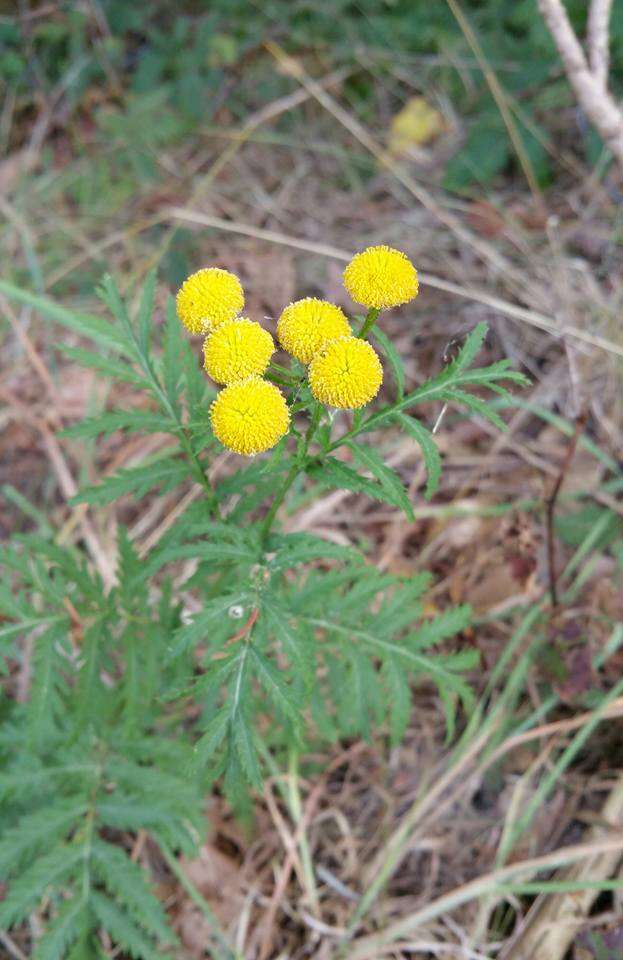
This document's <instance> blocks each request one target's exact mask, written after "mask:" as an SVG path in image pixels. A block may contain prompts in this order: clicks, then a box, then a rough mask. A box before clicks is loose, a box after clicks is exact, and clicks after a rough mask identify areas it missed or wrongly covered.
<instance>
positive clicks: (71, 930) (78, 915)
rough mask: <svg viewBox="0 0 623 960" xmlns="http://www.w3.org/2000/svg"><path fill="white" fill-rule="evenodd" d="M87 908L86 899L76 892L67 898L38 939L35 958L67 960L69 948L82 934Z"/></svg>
mask: <svg viewBox="0 0 623 960" xmlns="http://www.w3.org/2000/svg"><path fill="white" fill-rule="evenodd" d="M86 909H87V905H86V902H85V900H84V899H83V898H82V897H80V896H78V895H77V894H74V896H73V897H72V898H71V899H70V900H65V901H64V902H63V903H62V904H61V906H60V908H59V910H58V913H57V914H56V916H55V917H54V919H53V920H52V921H51V922H50V923H48V925H47V928H46V930H45V933H44V934H43V936H42V937H41V939H40V940H38V941H37V945H36V947H35V950H34V953H33V960H65V958H66V957H67V956H68V949H69V947H70V946H71V944H72V943H73V942H74V941H75V940H76V939H77V938H78V936H79V935H80V929H81V922H82V916H83V914H84V912H85V910H86Z"/></svg>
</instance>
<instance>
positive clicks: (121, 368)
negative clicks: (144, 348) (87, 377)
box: [57, 344, 148, 389]
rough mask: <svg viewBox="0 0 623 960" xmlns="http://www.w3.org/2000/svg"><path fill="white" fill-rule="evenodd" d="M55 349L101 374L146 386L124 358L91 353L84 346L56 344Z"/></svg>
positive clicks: (138, 385)
mask: <svg viewBox="0 0 623 960" xmlns="http://www.w3.org/2000/svg"><path fill="white" fill-rule="evenodd" d="M57 349H58V350H60V351H61V353H63V354H64V355H65V356H66V357H69V359H70V360H75V361H76V363H79V364H80V366H81V367H88V368H89V369H90V370H96V371H97V372H98V373H101V374H102V376H105V377H111V378H112V379H113V380H120V381H121V382H122V383H132V384H134V386H136V387H141V388H142V389H145V388H146V387H147V386H148V384H147V381H146V380H145V378H144V377H142V376H141V375H140V373H137V371H136V370H135V369H134V367H132V366H130V364H129V363H126V362H125V361H124V360H121V359H118V358H116V357H107V356H104V355H103V354H101V353H93V351H91V350H86V349H85V348H84V347H71V346H69V345H68V344H60V345H57Z"/></svg>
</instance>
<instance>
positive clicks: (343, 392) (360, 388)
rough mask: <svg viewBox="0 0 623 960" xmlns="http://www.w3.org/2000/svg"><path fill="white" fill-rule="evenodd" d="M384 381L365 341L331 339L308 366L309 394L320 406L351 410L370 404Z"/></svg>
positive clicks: (376, 361) (373, 355)
mask: <svg viewBox="0 0 623 960" xmlns="http://www.w3.org/2000/svg"><path fill="white" fill-rule="evenodd" d="M382 382H383V368H382V366H381V361H380V360H379V358H378V356H377V355H376V353H375V352H374V350H373V348H372V347H371V346H370V344H369V343H368V342H367V340H359V339H357V338H356V337H341V338H340V339H339V340H333V341H332V342H331V343H329V344H327V346H326V347H325V348H324V350H322V351H321V352H320V353H319V354H318V356H316V357H314V359H313V360H312V362H311V363H310V365H309V385H310V387H311V392H312V394H313V395H314V397H315V398H316V400H319V401H320V402H321V403H326V404H327V405H328V406H330V407H339V408H340V409H342V410H354V409H355V408H356V407H363V406H364V405H365V404H366V403H369V402H370V400H372V399H373V398H374V397H375V396H376V395H377V393H378V392H379V387H380V386H381V383H382Z"/></svg>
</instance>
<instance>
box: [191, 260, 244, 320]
mask: <svg viewBox="0 0 623 960" xmlns="http://www.w3.org/2000/svg"><path fill="white" fill-rule="evenodd" d="M176 304H177V315H178V317H179V318H180V320H181V321H182V323H183V324H184V326H185V327H186V328H187V330H189V331H190V333H207V332H208V331H209V330H215V329H216V327H218V326H220V324H221V323H225V321H226V320H233V318H234V317H235V316H236V315H237V314H239V313H240V311H241V310H242V308H243V307H244V293H243V290H242V285H241V283H240V280H239V279H238V277H237V276H236V275H235V274H234V273H230V272H229V270H221V269H220V268H219V267H207V268H206V269H205V270H198V271H197V273H193V274H191V275H190V277H188V279H187V280H184V283H183V284H182V286H181V287H180V289H179V290H178V293H177V298H176Z"/></svg>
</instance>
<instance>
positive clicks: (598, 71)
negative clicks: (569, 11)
mask: <svg viewBox="0 0 623 960" xmlns="http://www.w3.org/2000/svg"><path fill="white" fill-rule="evenodd" d="M611 10H612V0H592V3H591V6H590V10H589V12H588V31H587V36H588V59H589V63H590V66H591V72H592V74H593V76H594V77H595V79H596V80H597V81H598V82H599V83H600V84H601V86H602V87H603V88H604V90H605V89H606V87H607V86H608V69H609V65H610V64H609V57H610V54H609V50H608V47H609V44H610V37H609V34H608V26H609V24H610V12H611Z"/></svg>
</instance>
